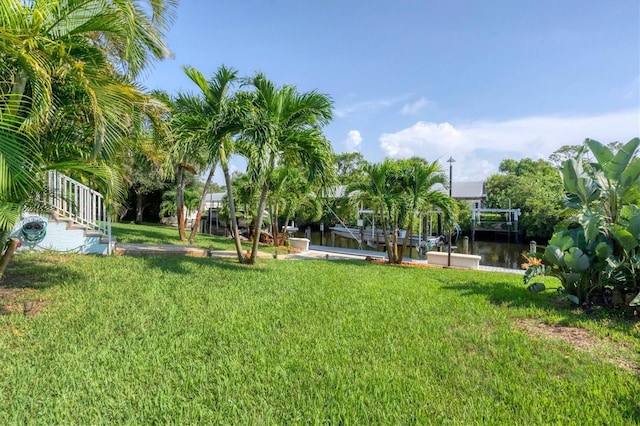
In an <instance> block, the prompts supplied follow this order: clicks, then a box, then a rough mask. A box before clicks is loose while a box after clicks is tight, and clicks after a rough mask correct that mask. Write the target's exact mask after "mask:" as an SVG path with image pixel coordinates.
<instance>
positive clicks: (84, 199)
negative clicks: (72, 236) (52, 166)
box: [48, 170, 111, 247]
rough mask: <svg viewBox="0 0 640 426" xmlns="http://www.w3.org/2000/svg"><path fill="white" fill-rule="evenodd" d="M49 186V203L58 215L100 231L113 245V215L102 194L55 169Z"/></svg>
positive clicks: (50, 174)
mask: <svg viewBox="0 0 640 426" xmlns="http://www.w3.org/2000/svg"><path fill="white" fill-rule="evenodd" d="M48 188H49V194H48V200H49V204H50V205H51V206H52V207H53V208H54V209H55V212H56V213H57V214H58V215H60V216H64V217H66V218H68V219H70V220H72V221H73V222H74V223H78V224H80V225H84V226H86V227H87V228H90V229H93V230H96V231H99V232H100V233H102V234H103V235H105V236H107V237H108V239H109V247H111V217H110V216H109V214H107V209H106V206H105V204H104V197H103V196H102V194H100V193H99V192H97V191H94V190H93V189H91V188H89V187H88V186H86V185H83V184H81V183H80V182H78V181H76V180H74V179H71V178H70V177H68V176H66V175H64V174H62V173H60V172H57V171H54V170H50V171H49V175H48Z"/></svg>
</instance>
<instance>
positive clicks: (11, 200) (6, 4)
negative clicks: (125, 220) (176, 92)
mask: <svg viewBox="0 0 640 426" xmlns="http://www.w3.org/2000/svg"><path fill="white" fill-rule="evenodd" d="M175 7H176V2H175V1H172V0H165V1H163V0H150V1H133V0H129V1H127V0H118V1H116V0H113V1H96V0H64V1H62V0H58V1H55V0H32V1H22V0H4V1H2V2H0V28H2V31H0V52H1V53H0V121H1V122H2V124H1V125H0V127H1V128H2V133H3V137H2V148H1V152H0V163H2V165H1V166H0V168H1V169H2V173H3V176H2V177H3V182H4V185H2V188H0V191H2V193H0V203H1V204H0V211H2V213H0V215H1V216H2V218H1V219H0V234H1V235H3V238H6V235H7V233H8V231H9V230H10V229H11V228H12V227H13V224H14V223H15V220H16V219H17V217H19V213H20V212H21V211H22V208H23V206H24V205H25V204H28V203H30V202H31V203H32V202H34V201H36V200H37V198H36V197H34V196H35V195H38V194H42V193H43V190H44V189H45V188H44V186H43V183H42V180H41V178H42V177H43V176H44V173H43V172H44V171H45V170H46V169H48V168H55V169H58V170H62V171H65V172H68V173H76V174H78V175H81V176H87V175H90V176H91V177H90V178H89V179H90V180H91V181H92V182H95V183H103V188H100V189H103V190H104V189H106V191H104V192H105V196H106V197H107V199H114V198H116V197H118V196H122V195H123V193H122V191H121V189H122V185H121V184H120V183H121V182H122V177H121V176H118V174H117V167H116V168H115V169H116V171H115V172H114V171H113V170H112V168H110V167H107V166H108V165H109V161H108V160H109V158H110V157H111V156H112V155H113V154H114V153H115V152H116V151H117V147H118V145H119V143H121V142H122V141H123V140H124V139H125V138H126V137H128V136H130V129H131V128H132V127H134V125H133V123H134V121H135V111H136V110H140V109H141V108H142V105H144V104H145V103H146V101H147V98H146V97H145V96H144V95H143V94H142V91H141V90H140V88H139V87H138V86H137V85H135V84H134V83H132V81H133V79H134V78H135V77H136V76H137V75H139V73H140V71H142V70H143V69H144V68H145V66H146V65H147V64H148V63H149V62H150V61H151V60H153V59H158V58H163V57H166V56H168V55H169V51H168V49H167V48H166V45H165V44H164V41H163V33H164V31H165V30H166V29H167V26H168V24H169V23H170V21H171V19H172V17H173V12H174V10H175ZM71 106H73V107H71ZM16 152H20V153H22V154H21V155H16ZM27 174H29V175H30V176H29V177H26V175H27ZM6 254H7V253H6V252H5V255H6Z"/></svg>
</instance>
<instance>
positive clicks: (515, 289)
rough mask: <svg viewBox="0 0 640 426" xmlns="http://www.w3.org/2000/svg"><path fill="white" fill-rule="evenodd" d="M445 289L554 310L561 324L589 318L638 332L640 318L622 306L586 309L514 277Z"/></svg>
mask: <svg viewBox="0 0 640 426" xmlns="http://www.w3.org/2000/svg"><path fill="white" fill-rule="evenodd" d="M442 289H443V290H447V291H451V292H457V293H459V294H460V296H463V297H464V296H470V295H480V296H484V297H485V298H486V299H487V300H488V301H489V303H491V304H494V305H498V306H504V307H508V308H525V309H526V308H538V309H542V310H546V311H553V312H555V313H557V314H559V315H560V316H561V317H562V318H563V319H562V320H561V321H559V322H558V323H556V325H558V326H569V325H576V324H577V323H578V322H580V321H582V322H584V321H587V322H592V323H597V324H598V325H600V326H602V327H606V328H608V329H611V330H617V331H620V332H622V333H625V334H627V335H629V336H633V335H634V334H636V333H637V331H636V325H637V323H638V321H639V319H638V318H637V317H635V318H634V317H633V316H630V315H628V314H626V313H625V312H624V311H622V310H614V309H611V308H605V307H596V308H593V309H591V310H587V311H585V310H583V309H582V308H580V307H578V306H576V305H574V304H573V303H572V302H570V301H568V300H567V299H564V298H562V297H561V296H560V295H558V294H554V293H553V292H551V291H547V292H546V293H544V294H537V295H534V294H531V293H529V291H528V290H527V289H526V287H525V285H524V284H520V285H518V284H514V282H513V281H500V280H491V278H488V277H487V278H486V280H482V281H481V280H473V281H469V282H465V283H462V282H461V283H460V284H449V285H444V286H443V287H442Z"/></svg>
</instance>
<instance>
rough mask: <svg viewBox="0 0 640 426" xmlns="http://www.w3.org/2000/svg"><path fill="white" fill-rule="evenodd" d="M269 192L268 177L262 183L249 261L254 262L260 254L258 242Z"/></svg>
mask: <svg viewBox="0 0 640 426" xmlns="http://www.w3.org/2000/svg"><path fill="white" fill-rule="evenodd" d="M268 193H269V180H268V179H266V180H265V181H264V183H263V184H262V192H261V194H260V203H259V204H258V217H257V218H256V227H255V229H254V230H253V246H252V247H251V258H250V259H249V263H251V264H254V263H255V262H256V257H257V255H258V243H259V242H260V230H261V228H262V221H263V220H264V209H265V207H266V206H267V195H268Z"/></svg>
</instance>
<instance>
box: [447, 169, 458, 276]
mask: <svg viewBox="0 0 640 426" xmlns="http://www.w3.org/2000/svg"><path fill="white" fill-rule="evenodd" d="M455 162H456V160H454V159H453V157H449V159H448V160H447V163H449V197H451V194H452V191H451V190H452V188H453V163H455ZM451 239H452V238H451V224H449V244H448V245H447V266H448V267H451Z"/></svg>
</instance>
